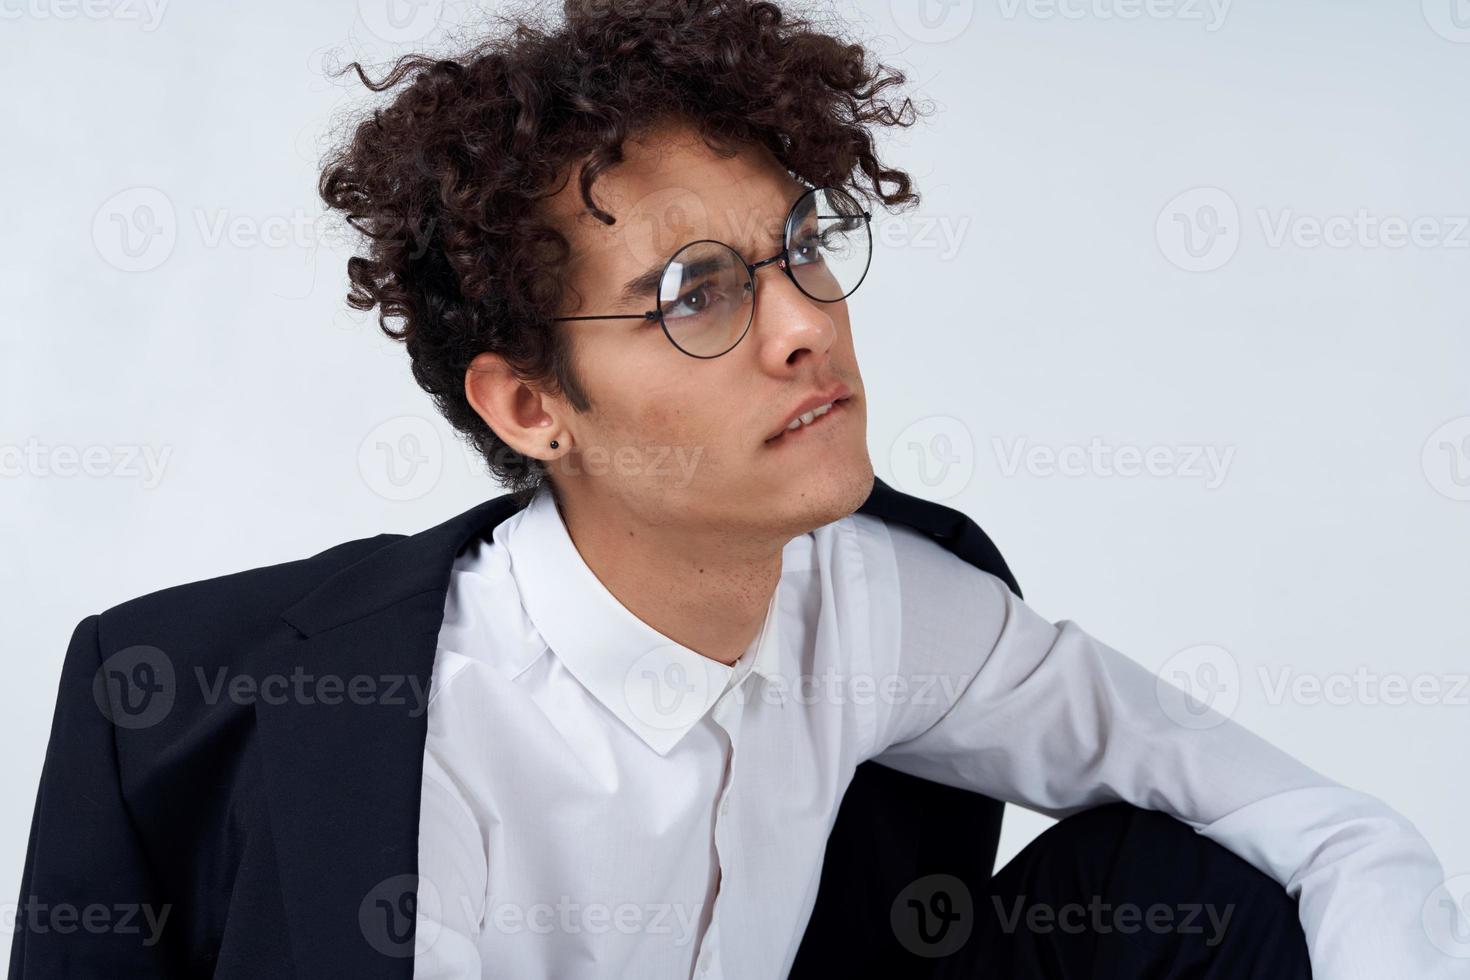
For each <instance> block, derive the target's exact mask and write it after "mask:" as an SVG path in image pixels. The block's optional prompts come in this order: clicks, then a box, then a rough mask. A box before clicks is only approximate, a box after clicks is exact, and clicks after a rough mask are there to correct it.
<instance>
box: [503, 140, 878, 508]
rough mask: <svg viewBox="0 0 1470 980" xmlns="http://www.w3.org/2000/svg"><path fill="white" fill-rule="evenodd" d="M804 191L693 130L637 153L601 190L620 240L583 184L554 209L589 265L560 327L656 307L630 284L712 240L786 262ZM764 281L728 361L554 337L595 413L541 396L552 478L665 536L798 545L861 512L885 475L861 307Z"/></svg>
mask: <svg viewBox="0 0 1470 980" xmlns="http://www.w3.org/2000/svg"><path fill="white" fill-rule="evenodd" d="M805 190H806V187H805V186H803V185H802V184H801V183H799V182H798V181H796V180H794V179H792V178H791V177H790V176H789V175H788V174H787V173H786V171H785V169H784V168H783V167H782V166H781V165H780V163H779V162H777V161H776V160H775V158H774V157H772V156H771V155H770V154H769V153H768V152H767V151H765V150H764V149H763V148H760V147H752V148H749V149H746V150H743V151H742V152H741V153H740V154H739V155H737V156H734V157H729V158H724V159H722V158H721V157H719V156H718V155H717V154H715V152H714V151H712V150H710V149H709V148H708V147H707V146H705V145H704V144H703V143H702V142H701V141H700V139H699V138H698V136H697V135H696V134H695V132H694V131H693V130H692V129H687V128H682V127H679V126H677V125H670V126H666V127H665V128H663V129H660V130H656V131H653V132H651V133H649V134H648V135H646V136H644V137H643V139H642V140H641V141H639V142H630V143H629V145H628V146H627V147H626V151H625V159H624V162H622V163H620V164H618V165H617V166H616V167H614V168H613V169H611V170H608V171H605V172H604V173H603V174H602V175H600V176H599V177H598V179H597V181H596V182H595V183H594V184H593V191H592V193H593V199H594V200H595V201H596V202H597V204H598V205H599V206H600V207H601V208H602V209H603V210H605V211H607V212H608V213H609V214H611V215H612V216H613V217H614V218H615V219H617V220H616V222H615V223H614V224H613V225H610V226H609V225H605V224H603V223H602V222H600V221H598V220H596V219H595V218H593V217H592V216H591V215H588V214H585V213H584V212H585V208H584V206H583V203H582V201H581V196H580V193H579V191H578V189H577V186H576V181H575V180H571V181H568V183H567V185H566V187H564V188H563V189H562V191H561V192H560V193H559V194H558V196H557V197H556V198H554V199H553V200H552V201H551V204H550V214H551V217H552V219H553V220H554V221H555V222H556V223H557V226H558V227H559V228H560V229H561V230H562V233H563V234H565V235H566V236H567V237H568V240H569V241H570V242H571V244H572V250H573V252H572V255H573V257H572V261H571V265H570V268H569V270H568V276H569V285H570V287H571V288H570V290H569V291H568V304H567V306H566V307H565V308H564V309H563V310H561V311H560V312H561V315H564V316H576V315H593V314H599V315H600V314H610V313H632V314H641V313H643V312H644V311H646V310H652V309H656V308H657V305H658V304H657V301H656V298H655V295H654V290H653V289H649V291H648V293H647V294H646V295H637V296H634V297H632V298H623V297H622V296H621V293H622V291H623V287H624V285H625V284H626V283H628V282H629V281H631V280H634V279H636V278H638V277H639V276H640V275H643V274H644V273H647V272H648V271H650V269H654V270H656V269H658V268H659V267H660V266H662V265H663V264H664V263H665V262H667V260H668V259H669V257H670V256H671V255H673V253H674V252H675V251H676V250H677V249H678V248H679V247H680V246H682V245H685V244H687V243H689V242H692V241H696V240H699V239H714V240H716V241H719V242H723V243H725V244H727V245H730V246H732V247H733V248H734V249H735V250H736V251H737V252H739V253H740V255H741V256H742V257H743V258H744V259H745V260H746V261H747V262H750V263H755V262H759V261H762V260H764V259H767V258H770V257H771V256H773V255H775V254H776V253H777V252H778V251H779V250H780V248H781V243H782V236H783V232H784V227H785V222H786V217H787V214H788V213H789V212H790V210H791V207H792V205H793V204H794V203H795V202H796V200H797V199H798V198H799V197H801V195H802V194H803V192H804V191H805ZM809 200H810V199H809ZM793 260H794V261H799V260H798V259H796V258H795V257H794V258H793ZM803 281H807V280H803ZM755 283H756V285H755V296H754V310H753V318H752V320H751V324H750V327H749V329H748V331H747V332H746V334H745V336H744V337H743V339H741V340H740V342H739V343H738V344H736V346H735V347H734V348H733V349H731V350H729V351H728V352H726V353H724V354H723V355H721V356H719V357H713V358H696V357H691V356H689V355H687V354H685V353H682V352H681V351H680V350H678V349H677V348H676V347H675V346H674V345H673V344H671V343H670V342H669V339H668V337H666V336H665V335H664V332H663V329H662V328H661V327H660V325H659V322H658V320H643V319H621V320H613V319H599V320H585V321H570V322H567V321H563V322H560V323H558V324H556V327H557V328H560V329H564V330H566V331H567V336H568V338H569V340H570V343H571V349H572V351H573V356H574V363H575V370H576V374H577V376H578V377H579V378H580V379H581V381H582V385H583V388H584V391H585V393H586V395H587V397H588V399H589V400H590V402H591V409H590V410H589V411H587V412H585V413H578V412H576V411H575V410H573V409H572V408H571V406H570V405H569V404H567V403H566V402H565V401H564V400H561V399H557V398H549V399H548V398H544V397H543V399H542V401H541V408H542V409H544V410H545V411H546V413H547V414H548V415H549V416H551V417H552V418H553V419H554V421H553V423H552V424H551V425H549V426H543V427H541V428H539V429H536V428H533V429H532V432H533V433H537V434H544V433H545V432H546V431H548V430H550V431H554V432H560V433H563V435H561V436H552V437H550V438H558V441H559V442H561V443H562V444H563V447H564V451H562V452H558V451H551V453H550V454H549V455H550V456H551V457H552V458H551V459H550V460H549V463H550V468H551V473H552V479H553V480H554V481H555V483H556V486H557V489H558V491H559V492H560V493H561V494H562V495H563V496H564V497H575V498H576V500H577V505H578V506H579V507H582V508H583V509H584V511H592V512H602V514H603V515H604V516H608V517H612V516H614V515H613V514H612V513H611V512H612V511H621V512H622V514H621V515H618V516H625V517H628V518H632V519H634V520H637V521H643V522H646V523H648V524H653V525H660V526H667V525H670V524H679V525H683V526H684V527H686V528H687V529H689V530H691V531H692V530H695V529H698V528H700V527H719V528H723V529H726V530H729V531H731V532H733V533H740V534H751V533H757V534H758V533H760V532H767V533H771V534H777V535H784V536H790V535H793V534H798V533H804V532H805V531H808V530H811V529H812V528H814V527H818V526H821V525H822V524H825V523H828V522H830V521H833V520H836V519H838V518H840V517H843V516H846V515H847V514H850V513H852V512H853V511H854V510H856V509H857V508H858V507H859V506H860V505H861V504H862V502H863V501H864V500H865V499H866V498H867V495H868V493H869V492H870V490H871V488H872V483H873V468H872V464H871V461H870V460H869V457H868V450H867V417H866V404H867V403H866V399H865V397H864V392H863V385H862V378H861V376H860V375H859V372H858V365H857V357H856V353H855V351H854V349H853V340H852V331H851V327H850V325H849V322H848V309H847V302H846V301H845V300H843V301H838V302H835V303H824V302H818V301H816V300H813V299H811V298H810V297H808V296H807V295H806V294H804V293H803V292H802V291H801V290H800V289H798V288H797V286H796V284H795V283H793V282H792V281H791V279H789V278H788V277H787V276H786V274H785V273H784V272H783V271H782V270H781V268H780V267H779V265H778V264H777V263H772V264H771V265H768V266H763V267H762V268H760V269H758V270H756V272H755ZM665 305H666V309H668V306H669V304H668V303H666V304H665ZM685 309H686V310H687V309H688V307H685ZM670 315H671V316H672V315H673V312H672V311H670ZM672 326H673V321H672V320H671V327H672ZM676 335H677V333H676ZM834 390H837V391H838V392H839V394H840V395H841V400H840V401H838V402H837V403H836V404H835V405H834V406H833V407H832V408H831V409H830V410H828V412H827V413H826V414H825V415H823V416H821V417H819V418H818V419H817V420H816V421H815V423H814V424H811V425H803V426H802V427H801V428H798V429H796V430H785V429H784V428H783V427H784V425H785V423H786V422H787V420H788V419H790V418H791V416H792V413H793V412H795V411H796V410H797V409H798V408H800V407H802V406H803V405H804V404H806V403H808V402H809V401H810V400H811V399H813V398H819V397H820V398H824V399H825V398H826V397H827V396H828V395H829V394H830V393H831V392H833V391H834ZM499 431H500V430H499V429H497V432H499ZM778 432H779V433H780V435H779V436H776V437H775V438H772V437H773V436H774V435H775V434H776V433H778ZM538 445H540V446H542V447H543V448H544V447H545V445H546V440H542V441H539V442H538ZM538 455H540V456H541V458H547V456H548V453H545V452H541V453H538Z"/></svg>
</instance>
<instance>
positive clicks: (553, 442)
mask: <svg viewBox="0 0 1470 980" xmlns="http://www.w3.org/2000/svg"><path fill="white" fill-rule="evenodd" d="M551 448H552V449H555V448H556V440H555V439H553V440H551Z"/></svg>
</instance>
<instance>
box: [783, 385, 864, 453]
mask: <svg viewBox="0 0 1470 980" xmlns="http://www.w3.org/2000/svg"><path fill="white" fill-rule="evenodd" d="M851 401H852V396H851V395H845V396H843V397H842V398H838V399H836V400H834V401H830V402H827V403H826V404H825V405H818V406H817V407H816V408H814V409H811V410H809V411H807V412H805V413H803V414H801V415H798V416H797V417H796V418H795V419H792V421H791V425H790V426H788V427H787V428H785V429H782V430H781V431H780V432H778V433H777V434H776V435H774V436H771V437H770V438H769V439H767V440H766V441H765V444H766V445H767V446H780V445H785V444H787V443H791V442H800V441H802V440H804V439H805V438H806V437H807V436H808V435H809V434H810V433H811V432H812V431H813V430H815V429H827V428H830V427H831V426H832V425H834V424H836V422H837V420H838V419H839V418H841V417H843V416H845V415H847V413H848V412H850V411H852V408H851V406H850V405H849V404H848V403H849V402H851Z"/></svg>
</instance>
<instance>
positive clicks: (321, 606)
mask: <svg viewBox="0 0 1470 980" xmlns="http://www.w3.org/2000/svg"><path fill="white" fill-rule="evenodd" d="M519 509H520V505H518V504H517V503H516V502H515V501H514V499H513V498H512V497H510V496H509V495H506V496H502V497H497V498H495V499H492V500H489V501H486V502H484V503H482V504H480V505H478V506H476V507H474V508H472V509H470V510H468V511H466V512H464V513H463V514H460V515H458V516H456V517H454V518H452V519H450V520H448V521H446V522H444V523H443V524H440V525H438V526H437V527H434V528H430V529H429V530H427V531H423V532H421V533H419V534H415V535H412V536H409V537H399V538H390V539H389V540H388V541H387V543H385V544H384V545H383V546H382V547H380V548H378V549H377V550H375V551H373V552H371V553H370V554H369V555H367V556H366V557H365V558H363V559H361V560H360V561H358V562H356V563H355V564H353V565H350V566H348V567H347V568H344V569H341V570H340V571H338V572H337V573H336V574H334V575H333V576H331V577H330V578H328V579H327V580H326V581H324V582H323V583H322V584H321V585H320V586H318V587H317V588H316V589H314V590H313V591H312V592H310V593H308V594H307V595H306V596H304V597H303V598H302V599H300V600H299V601H297V602H296V603H295V604H293V605H292V606H290V607H289V608H287V609H286V610H285V611H284V612H283V613H282V614H281V618H282V620H284V621H285V623H286V624H289V628H288V627H286V626H283V627H282V630H281V632H280V635H279V636H278V637H275V638H272V640H271V641H269V642H267V643H265V644H264V645H262V646H261V647H260V649H259V652H258V655H257V656H255V657H253V658H252V671H253V674H252V676H253V677H254V678H255V681H256V683H257V684H258V685H259V691H260V695H259V697H257V699H256V701H255V713H256V720H257V726H258V731H259V736H260V747H261V749H262V751H261V765H262V768H263V770H264V773H263V775H264V777H265V784H266V787H267V790H266V792H267V803H268V809H269V812H270V818H271V826H272V831H273V837H274V841H275V847H276V857H277V860H278V861H279V864H280V868H279V872H280V881H281V890H282V893H283V899H284V904H285V911H286V915H287V921H288V922H289V923H290V926H289V929H290V934H291V943H292V949H293V952H294V956H295V960H296V962H297V963H298V964H299V965H300V970H299V975H300V976H302V977H325V976H351V977H401V978H410V977H412V975H413V946H414V928H413V926H414V914H413V913H414V909H415V907H416V903H417V902H418V901H426V902H432V901H433V895H432V894H431V893H430V892H431V890H427V889H426V894H424V895H419V894H418V892H419V889H418V882H417V880H416V878H415V875H416V873H417V870H418V818H419V787H420V780H421V779H422V775H423V752H424V741H425V737H426V734H427V730H428V728H427V697H428V693H429V681H430V678H431V677H432V675H433V668H434V652H435V648H436V645H437V640H438V632H439V628H440V626H441V624H442V622H443V615H444V600H445V596H446V594H447V591H448V588H449V574H450V571H451V568H452V566H453V563H454V558H455V556H456V554H457V553H458V552H459V550H460V548H461V547H462V546H463V545H464V544H466V543H467V542H469V541H471V540H472V539H474V538H475V537H477V536H480V535H483V534H488V533H489V532H490V531H491V530H492V529H493V528H494V527H495V526H496V525H497V524H499V523H500V522H501V521H502V520H504V519H505V518H506V517H509V516H510V515H511V514H513V513H514V512H515V511H517V510H519ZM268 678H269V679H271V681H272V683H273V684H274V687H271V686H269V685H268V684H267V679H268ZM277 678H279V680H277Z"/></svg>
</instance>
